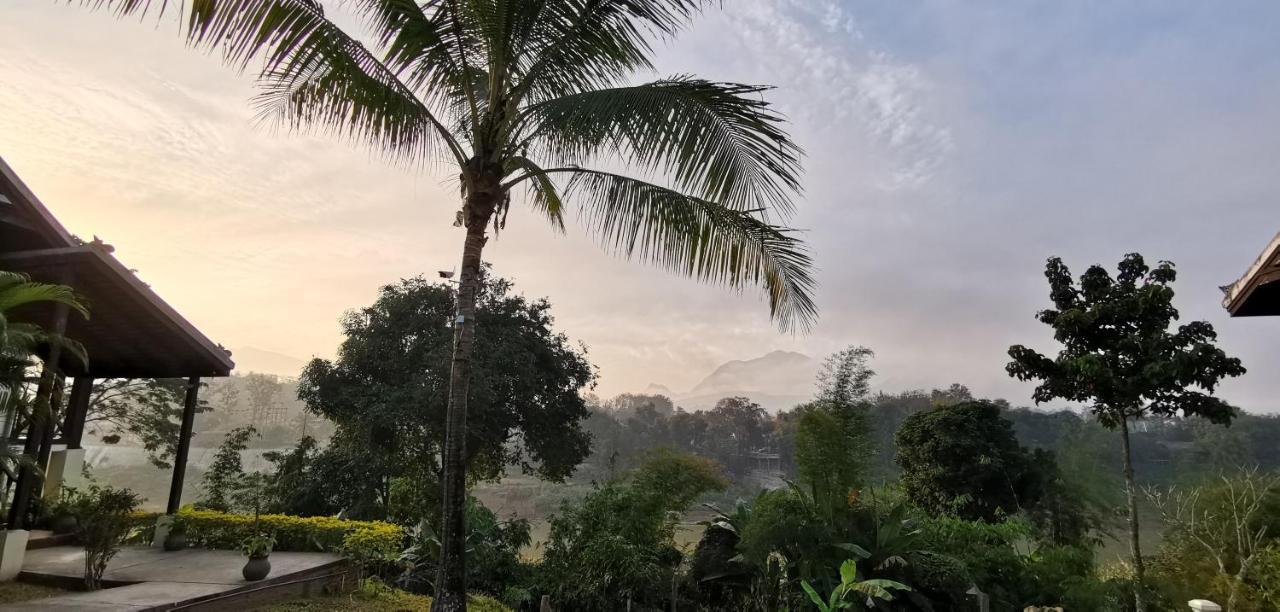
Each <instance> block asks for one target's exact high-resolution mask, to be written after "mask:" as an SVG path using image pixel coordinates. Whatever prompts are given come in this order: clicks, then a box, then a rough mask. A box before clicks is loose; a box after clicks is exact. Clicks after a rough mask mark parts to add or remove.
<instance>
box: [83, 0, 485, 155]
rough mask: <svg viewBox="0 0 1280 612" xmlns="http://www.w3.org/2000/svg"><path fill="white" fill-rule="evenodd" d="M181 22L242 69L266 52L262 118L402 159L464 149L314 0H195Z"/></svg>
mask: <svg viewBox="0 0 1280 612" xmlns="http://www.w3.org/2000/svg"><path fill="white" fill-rule="evenodd" d="M80 1H81V4H84V5H87V6H90V7H92V8H105V9H108V10H110V11H111V12H112V13H114V14H115V15H117V16H119V17H125V16H145V15H147V14H157V15H159V14H163V13H164V12H165V11H166V10H168V8H169V7H170V5H171V3H170V2H168V1H159V2H156V1H152V0H80ZM172 4H174V5H185V4H186V3H181V2H174V3H172ZM184 27H185V31H186V35H187V43H188V44H189V45H190V46H192V47H196V48H204V49H221V51H222V55H223V60H224V61H225V62H226V63H227V64H229V65H231V66H234V67H236V68H237V69H240V70H243V69H245V68H247V67H248V66H249V64H250V63H251V62H252V61H254V60H255V59H260V60H262V62H263V67H262V71H261V75H260V76H261V77H262V78H261V80H260V83H261V85H262V87H263V88H264V91H263V93H262V94H261V95H260V96H259V98H258V100H257V103H258V106H259V109H260V110H262V111H264V113H265V114H264V116H269V115H270V114H271V113H278V114H279V115H278V116H279V117H280V118H281V119H282V120H283V121H284V122H286V123H287V124H288V125H289V126H290V127H293V128H299V127H304V126H312V127H318V128H325V129H330V130H335V131H339V132H341V133H343V134H346V135H348V136H352V137H355V138H358V139H361V140H363V141H367V142H368V143H370V144H372V145H374V146H375V147H379V148H383V149H385V150H386V151H387V152H389V153H391V154H392V155H394V156H397V157H403V158H408V159H421V158H432V157H434V155H435V153H436V151H437V149H438V147H439V145H440V144H441V143H442V142H443V143H444V144H446V145H447V146H448V148H449V149H450V151H451V152H452V153H454V155H455V156H458V151H459V147H458V146H457V142H456V140H455V139H454V138H453V136H452V135H451V134H450V133H449V132H448V130H447V129H445V128H444V125H443V124H442V123H441V122H440V121H439V120H437V118H436V117H435V115H434V114H433V113H432V112H431V110H430V109H429V108H427V106H426V105H425V104H423V103H422V101H421V100H419V99H418V98H417V97H416V96H415V95H414V93H413V91H411V90H410V89H409V88H408V87H407V86H406V85H405V84H404V83H402V82H401V81H400V80H399V79H398V78H397V76H396V74H395V73H393V72H392V71H391V70H390V69H388V68H387V67H386V66H385V65H383V64H382V62H380V61H379V60H378V58H377V57H376V56H375V55H374V54H372V53H371V52H369V50H368V49H366V48H365V46H364V45H362V44H361V43H360V42H359V41H357V40H355V39H353V38H351V37H350V36H348V35H347V34H346V33H345V32H343V31H342V29H341V28H339V27H338V26H337V25H336V24H334V23H333V22H331V21H329V20H328V19H327V18H326V17H325V15H324V10H323V7H322V6H321V5H320V3H319V2H318V1H316V0H190V4H189V10H188V11H187V19H186V24H185V26H184ZM460 159H461V158H460Z"/></svg>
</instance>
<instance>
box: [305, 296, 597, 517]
mask: <svg viewBox="0 0 1280 612" xmlns="http://www.w3.org/2000/svg"><path fill="white" fill-rule="evenodd" d="M455 299H456V296H455V289H454V288H453V287H452V286H451V285H449V284H447V283H431V282H428V281H426V280H425V279H422V278H413V279H407V280H402V281H400V282H399V283H396V284H394V285H388V286H385V287H383V288H382V290H381V291H380V292H379V295H378V299H377V300H376V301H375V302H374V303H373V305H371V306H368V307H366V308H362V309H360V310H356V311H352V312H350V313H348V314H347V315H346V316H345V317H344V318H343V321H342V326H343V332H344V333H345V335H346V339H345V340H343V343H342V346H341V347H340V348H339V350H338V358H337V359H336V360H334V361H328V360H324V359H315V360H313V361H312V362H311V363H309V364H308V365H307V366H306V368H305V369H304V370H303V373H302V378H301V380H300V384H299V390H298V395H299V397H300V398H302V399H303V400H304V402H305V403H306V406H307V409H308V410H310V411H312V412H314V413H316V414H319V415H321V416H323V417H325V418H327V419H328V420H330V421H332V422H333V423H334V424H335V425H336V427H337V432H336V433H335V434H334V437H333V439H332V440H331V442H330V446H329V448H326V449H325V450H324V451H322V452H321V455H331V456H333V457H338V456H341V457H343V458H345V459H346V460H347V461H351V462H358V464H359V465H358V466H350V467H349V468H348V469H355V470H357V471H358V472H359V473H362V474H366V475H367V477H366V478H361V479H358V480H356V479H349V478H342V479H340V482H339V483H335V484H333V485H332V486H340V487H345V488H346V489H349V490H350V494H343V495H341V496H340V497H342V498H344V499H348V500H351V501H353V502H354V501H361V502H362V503H369V502H370V501H376V503H377V506H378V507H380V508H381V510H380V511H375V510H374V508H369V510H370V511H371V512H373V516H375V517H377V518H385V517H386V516H387V513H388V512H391V510H390V509H389V508H388V507H387V503H388V502H389V500H390V493H391V485H392V481H393V480H395V479H399V478H407V479H409V480H410V481H411V482H412V484H413V486H415V487H418V488H426V487H428V486H429V484H427V483H435V482H437V481H438V474H439V471H440V469H441V466H440V464H439V463H438V462H437V460H436V458H437V457H439V456H440V453H441V452H442V450H443V448H444V443H445V438H446V424H445V423H446V416H447V412H448V389H449V384H450V374H449V372H450V365H449V364H450V360H451V355H450V352H451V348H450V345H451V337H452V336H453V331H452V330H450V329H448V328H447V327H445V323H446V322H448V321H449V320H450V319H451V317H452V316H453V312H454V304H455ZM478 299H479V301H478V312H479V314H480V316H483V317H484V318H485V320H486V324H485V326H484V327H483V328H481V329H480V330H478V331H477V333H476V336H475V338H474V342H475V346H476V348H477V349H478V350H477V352H476V355H475V357H474V359H473V360H472V362H471V368H472V370H473V371H474V372H475V373H476V384H475V385H473V386H472V387H471V401H470V408H469V413H470V418H469V421H468V422H469V425H468V428H467V444H466V447H467V456H466V459H467V467H468V474H469V476H470V477H471V478H474V479H493V478H497V477H498V476H500V475H501V474H502V473H503V471H504V470H505V469H506V468H507V466H509V465H513V464H516V465H520V466H522V467H523V468H525V469H527V470H529V471H532V472H536V473H537V474H538V475H539V476H541V477H542V478H545V479H548V480H552V481H561V480H563V479H564V478H565V477H567V476H568V475H569V474H571V473H572V472H573V470H574V468H576V467H577V466H578V464H579V463H581V462H582V460H583V459H584V458H585V457H586V456H587V454H588V452H589V450H590V439H589V438H588V436H587V433H586V432H585V431H583V429H582V421H583V420H584V419H585V418H586V417H587V409H586V405H585V403H584V401H583V399H582V397H581V396H580V395H579V391H580V390H582V389H583V388H586V387H589V386H591V385H592V384H594V381H595V376H596V374H595V369H594V368H593V367H592V366H591V364H590V363H589V362H587V360H586V357H585V355H584V353H583V352H582V351H581V349H579V348H578V347H575V346H573V345H572V344H571V343H570V342H569V340H568V338H566V337H565V336H564V335H563V334H561V333H558V332H556V331H555V329H554V328H553V323H554V320H553V319H552V317H551V305H550V304H549V303H548V302H547V301H546V300H528V299H525V298H524V297H521V296H518V295H514V294H512V288H511V283H509V282H507V281H505V280H502V279H499V278H493V277H490V278H487V279H486V280H485V283H484V285H483V287H482V291H481V293H480V296H479V298H478ZM329 464H330V462H329V461H328V460H325V463H324V465H329ZM334 465H337V463H334ZM312 481H313V482H319V479H315V480H312ZM325 486H331V485H330V484H326V485H325ZM324 497H329V498H333V497H334V496H333V495H325V496H324ZM433 499H435V500H436V501H437V502H438V501H439V498H438V497H435V498H433ZM338 510H347V511H351V510H352V509H350V508H338ZM331 511H334V510H333V509H329V508H320V509H315V510H313V512H314V513H318V514H325V513H329V512H331ZM406 518H408V519H409V521H408V522H409V523H410V524H414V523H416V522H417V521H418V520H419V519H421V518H424V517H423V516H414V517H406Z"/></svg>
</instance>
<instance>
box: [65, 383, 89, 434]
mask: <svg viewBox="0 0 1280 612" xmlns="http://www.w3.org/2000/svg"><path fill="white" fill-rule="evenodd" d="M92 393H93V378H90V377H88V376H77V377H76V379H75V382H74V383H72V385H71V400H70V402H69V403H68V406H67V419H66V420H65V421H63V424H62V437H63V439H64V440H65V442H66V444H67V448H82V447H81V442H82V440H83V438H84V421H85V419H86V418H88V416H89V398H90V396H91V395H92Z"/></svg>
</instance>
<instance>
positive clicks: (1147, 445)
mask: <svg viewBox="0 0 1280 612" xmlns="http://www.w3.org/2000/svg"><path fill="white" fill-rule="evenodd" d="M974 399H977V398H975V397H973V394H972V393H971V392H970V390H969V389H968V387H966V386H964V385H961V384H953V385H951V386H950V387H947V388H945V389H933V390H930V391H923V390H914V391H905V392H900V393H885V392H881V393H878V394H875V395H872V396H870V397H868V398H866V399H865V402H864V405H865V407H866V410H867V425H868V430H869V435H870V444H871V448H872V451H873V453H874V460H873V466H874V467H873V470H872V480H873V481H875V482H892V481H894V480H896V479H897V477H898V475H899V468H898V466H897V465H896V464H895V462H894V440H893V436H894V433H895V432H897V431H898V429H899V428H900V427H901V425H902V423H903V422H904V421H905V420H906V419H907V417H908V416H910V415H912V414H916V413H919V412H924V411H927V410H931V409H933V408H937V407H942V406H950V405H954V404H957V403H960V402H965V401H971V400H974ZM991 401H992V403H994V404H996V405H998V406H1000V407H1001V409H1002V416H1004V418H1006V419H1008V420H1009V421H1011V422H1012V423H1013V427H1014V431H1015V433H1016V435H1017V438H1018V441H1019V443H1021V444H1022V445H1023V446H1026V447H1028V448H1031V449H1043V450H1047V451H1052V452H1053V453H1054V454H1055V455H1057V456H1058V460H1059V463H1061V464H1063V467H1064V469H1066V470H1074V471H1082V470H1093V469H1099V471H1100V474H1101V475H1102V476H1103V477H1109V475H1110V474H1112V473H1113V472H1115V471H1116V466H1118V465H1119V462H1120V454H1119V453H1120V440H1119V438H1118V436H1117V435H1116V434H1115V433H1114V432H1111V431H1108V430H1107V429H1105V428H1103V427H1102V426H1101V425H1100V424H1098V423H1097V422H1096V421H1095V420H1093V419H1092V418H1090V417H1089V416H1087V415H1086V414H1082V413H1081V412H1078V411H1071V410H1067V409H1043V408H1028V407H1013V406H1012V405H1011V404H1010V403H1009V402H1008V401H1006V400H1003V399H996V400H991ZM588 407H589V408H590V410H591V416H590V418H589V419H588V420H587V422H586V428H587V430H588V431H590V432H591V435H592V439H593V440H594V449H593V450H594V453H593V455H592V457H591V459H589V461H588V463H587V464H586V465H584V466H583V468H582V469H583V473H584V474H585V475H587V476H589V477H597V476H599V475H600V474H601V473H602V471H607V470H609V469H613V470H618V469H622V468H626V467H633V466H634V465H636V464H637V463H638V462H639V461H640V460H641V459H642V458H643V457H644V456H645V453H646V452H647V451H649V450H650V449H653V448H661V447H666V448H671V449H674V450H679V451H682V452H687V453H691V454H694V455H698V456H701V457H706V458H708V459H713V460H715V461H716V462H718V463H720V464H721V465H722V466H724V469H725V472H726V474H727V475H728V476H729V477H730V478H731V479H732V480H734V482H736V483H742V484H746V485H752V484H764V483H766V482H769V479H770V477H776V476H777V475H781V476H782V477H785V478H787V479H793V478H795V477H796V476H797V474H796V465H795V461H794V458H793V453H794V448H795V429H796V428H795V424H796V411H795V410H789V411H784V412H781V413H779V414H775V415H770V414H769V413H767V412H766V411H765V410H764V409H763V408H761V407H760V406H759V405H758V404H756V403H754V402H752V401H751V400H750V399H748V398H745V397H727V398H724V399H722V400H720V401H719V402H717V403H716V406H715V407H714V408H712V409H711V410H697V411H692V412H690V411H686V410H684V409H682V408H680V407H679V406H676V405H675V404H674V403H673V402H672V401H671V400H670V399H669V398H667V397H665V396H662V395H643V394H623V395H619V396H617V397H615V398H612V399H609V400H601V399H599V398H589V401H588ZM1132 437H1133V440H1132V444H1133V452H1134V467H1135V471H1136V472H1137V474H1138V476H1139V479H1140V481H1142V482H1143V483H1144V484H1152V485H1166V484H1177V483H1179V482H1194V481H1196V480H1200V479H1202V478H1204V477H1205V476H1208V475H1212V474H1217V473H1219V472H1223V471H1229V470H1233V469H1236V468H1239V467H1241V466H1257V467H1260V468H1261V469H1263V470H1272V469H1275V468H1277V467H1280V446H1278V445H1276V444H1275V443H1274V440H1277V439H1280V415H1258V414H1249V413H1241V414H1240V416H1239V417H1237V418H1236V419H1235V421H1234V423H1233V424H1232V425H1231V426H1230V427H1222V426H1218V425H1214V424H1212V423H1209V422H1206V421H1204V420H1203V419H1195V418H1191V419H1187V418H1176V417H1175V418H1158V419H1156V418H1153V419H1147V420H1145V421H1142V422H1140V423H1139V424H1138V425H1137V426H1136V427H1135V430H1134V432H1133V434H1132ZM1113 464H1114V465H1113ZM611 465H612V468H611V467H610V466H611ZM1082 476H1089V475H1088V474H1082ZM1117 486H1120V485H1117Z"/></svg>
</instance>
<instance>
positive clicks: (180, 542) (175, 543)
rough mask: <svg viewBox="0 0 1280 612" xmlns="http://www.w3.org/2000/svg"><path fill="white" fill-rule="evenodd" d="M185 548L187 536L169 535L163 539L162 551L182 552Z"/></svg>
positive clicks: (183, 534)
mask: <svg viewBox="0 0 1280 612" xmlns="http://www.w3.org/2000/svg"><path fill="white" fill-rule="evenodd" d="M186 547H187V534H185V533H170V534H169V535H167V536H165V538H164V549H165V550H167V551H169V552H173V551H175V550H183V549H185V548H186Z"/></svg>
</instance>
